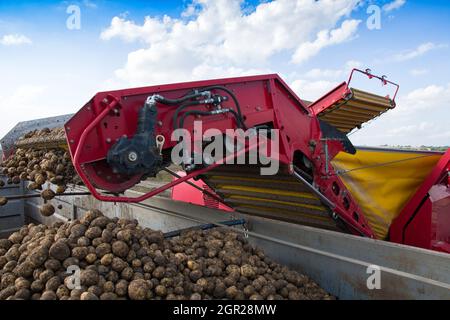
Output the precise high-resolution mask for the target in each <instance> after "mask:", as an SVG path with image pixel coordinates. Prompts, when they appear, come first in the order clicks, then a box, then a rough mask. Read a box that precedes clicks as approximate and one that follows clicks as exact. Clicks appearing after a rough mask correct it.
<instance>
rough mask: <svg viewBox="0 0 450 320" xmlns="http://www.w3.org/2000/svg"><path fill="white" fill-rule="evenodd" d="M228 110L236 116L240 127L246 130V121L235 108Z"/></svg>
mask: <svg viewBox="0 0 450 320" xmlns="http://www.w3.org/2000/svg"><path fill="white" fill-rule="evenodd" d="M228 112H230V113H231V114H232V115H233V116H234V117H235V118H236V122H237V124H238V126H239V128H241V129H244V130H246V126H245V123H244V122H243V121H242V118H240V117H239V114H238V113H237V112H236V111H235V110H233V109H229V110H228Z"/></svg>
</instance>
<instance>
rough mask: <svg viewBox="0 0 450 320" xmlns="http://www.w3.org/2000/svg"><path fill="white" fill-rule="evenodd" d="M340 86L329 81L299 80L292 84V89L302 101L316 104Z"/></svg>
mask: <svg viewBox="0 0 450 320" xmlns="http://www.w3.org/2000/svg"><path fill="white" fill-rule="evenodd" d="M338 84H339V82H334V81H327V80H318V81H308V80H303V79H299V80H295V81H294V82H292V83H291V84H290V87H291V88H292V90H294V92H295V93H297V95H299V96H300V98H301V99H304V100H308V101H311V102H314V101H316V100H317V99H318V98H320V97H321V96H323V95H324V94H325V93H327V92H328V91H330V90H331V89H333V88H334V87H336V86H337V85H338Z"/></svg>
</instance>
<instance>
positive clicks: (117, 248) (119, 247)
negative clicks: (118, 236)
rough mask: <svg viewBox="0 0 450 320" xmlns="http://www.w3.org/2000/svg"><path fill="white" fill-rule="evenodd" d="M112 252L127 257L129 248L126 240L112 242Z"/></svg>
mask: <svg viewBox="0 0 450 320" xmlns="http://www.w3.org/2000/svg"><path fill="white" fill-rule="evenodd" d="M112 252H113V253H114V254H115V255H116V256H118V257H120V258H125V257H126V256H127V255H128V252H129V248H128V245H127V244H126V243H125V242H124V241H121V240H119V241H115V242H114V243H113V244H112Z"/></svg>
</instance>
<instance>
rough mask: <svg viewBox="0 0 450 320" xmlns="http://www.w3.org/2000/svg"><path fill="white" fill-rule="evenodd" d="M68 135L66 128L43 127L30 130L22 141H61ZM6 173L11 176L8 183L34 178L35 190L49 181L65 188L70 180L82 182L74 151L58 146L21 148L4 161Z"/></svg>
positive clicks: (31, 185)
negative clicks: (76, 169)
mask: <svg viewBox="0 0 450 320" xmlns="http://www.w3.org/2000/svg"><path fill="white" fill-rule="evenodd" d="M63 138H64V130H63V129H62V128H56V129H52V130H50V129H42V130H35V131H31V132H29V133H27V134H26V135H25V136H24V137H22V138H21V139H20V140H19V141H18V144H19V145H20V144H21V143H25V142H27V143H31V142H33V141H35V142H36V143H39V142H40V141H41V140H43V139H50V140H52V139H53V140H58V139H63ZM1 167H2V168H3V169H2V173H3V174H5V175H7V176H8V181H7V183H9V184H12V183H13V184H17V183H19V182H20V181H21V180H24V181H26V180H28V181H31V183H30V184H29V186H28V188H29V189H31V190H36V189H39V190H40V189H42V187H41V186H42V185H43V184H44V183H45V182H47V181H48V182H51V183H53V184H55V185H58V186H61V188H62V187H64V186H65V185H66V184H68V183H75V184H78V183H80V182H81V180H80V178H79V177H78V175H77V174H76V172H75V170H74V167H73V165H72V161H71V158H70V154H69V153H68V152H67V151H65V150H64V149H61V148H55V149H48V150H46V149H31V148H20V147H19V148H18V149H17V150H16V152H15V153H14V154H13V155H11V156H10V157H9V158H8V159H7V160H6V161H5V162H4V163H2V164H1Z"/></svg>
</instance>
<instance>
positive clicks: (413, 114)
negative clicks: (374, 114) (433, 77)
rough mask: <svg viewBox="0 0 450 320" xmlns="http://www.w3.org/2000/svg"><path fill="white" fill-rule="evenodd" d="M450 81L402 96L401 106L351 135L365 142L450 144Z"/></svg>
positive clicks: (371, 143) (352, 137)
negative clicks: (449, 108) (449, 107)
mask: <svg viewBox="0 0 450 320" xmlns="http://www.w3.org/2000/svg"><path fill="white" fill-rule="evenodd" d="M449 105H450V83H449V84H447V85H444V86H440V85H429V86H426V87H422V88H418V89H415V90H412V91H411V92H409V93H407V94H405V95H403V96H400V98H399V99H398V101H397V107H396V108H395V109H394V110H392V111H389V112H387V113H386V114H384V115H382V116H381V117H380V118H379V119H377V120H375V121H373V122H372V123H370V124H369V125H367V126H365V127H363V128H362V129H361V130H359V131H357V132H356V133H355V134H354V135H352V136H351V139H352V141H353V142H354V143H355V144H364V145H383V144H388V145H413V146H421V145H428V146H432V145H434V146H444V145H449V143H450V142H449V138H450V130H449V128H448V123H449V121H448V106H449Z"/></svg>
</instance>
